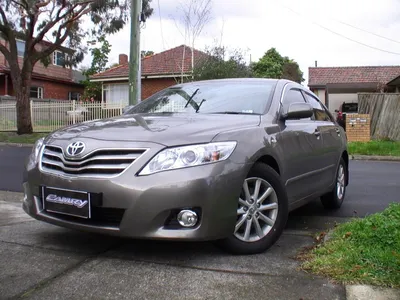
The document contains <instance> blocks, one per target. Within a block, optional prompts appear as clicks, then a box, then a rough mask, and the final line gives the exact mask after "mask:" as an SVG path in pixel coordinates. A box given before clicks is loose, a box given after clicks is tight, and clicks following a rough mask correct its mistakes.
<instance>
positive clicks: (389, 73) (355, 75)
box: [308, 66, 400, 86]
mask: <svg viewBox="0 0 400 300" xmlns="http://www.w3.org/2000/svg"><path fill="white" fill-rule="evenodd" d="M399 75H400V66H360V67H310V68H309V75H308V76H309V80H308V85H309V86H315V85H326V84H328V83H384V84H386V83H388V82H389V81H391V80H392V79H394V78H396V77H398V76H399Z"/></svg>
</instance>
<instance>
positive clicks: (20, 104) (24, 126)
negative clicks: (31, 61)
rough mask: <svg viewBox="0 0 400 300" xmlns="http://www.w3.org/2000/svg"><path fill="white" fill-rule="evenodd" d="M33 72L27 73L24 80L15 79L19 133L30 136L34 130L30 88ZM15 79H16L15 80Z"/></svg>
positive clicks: (23, 76)
mask: <svg viewBox="0 0 400 300" xmlns="http://www.w3.org/2000/svg"><path fill="white" fill-rule="evenodd" d="M31 76H32V71H26V72H25V74H23V75H22V76H21V77H22V78H19V79H17V78H15V80H13V86H14V91H15V97H16V100H17V133H18V134H30V133H32V131H33V128H32V116H31V103H30V97H29V96H30V86H31ZM13 79H14V78H13Z"/></svg>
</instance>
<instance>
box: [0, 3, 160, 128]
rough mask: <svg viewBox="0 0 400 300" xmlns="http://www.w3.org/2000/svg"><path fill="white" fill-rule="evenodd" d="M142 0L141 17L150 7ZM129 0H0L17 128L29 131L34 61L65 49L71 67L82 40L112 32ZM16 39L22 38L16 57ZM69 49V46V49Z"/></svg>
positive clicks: (118, 26)
mask: <svg viewBox="0 0 400 300" xmlns="http://www.w3.org/2000/svg"><path fill="white" fill-rule="evenodd" d="M149 2H151V0H143V8H144V10H143V14H144V17H149V16H150V15H151V14H152V13H153V10H152V9H151V8H150V6H149ZM130 6H131V1H130V0H69V1H66V0H1V1H0V37H1V38H2V39H3V40H5V41H6V44H7V45H6V44H4V43H0V51H1V52H2V53H3V55H4V56H5V58H6V60H7V62H8V64H9V67H10V74H11V80H12V83H13V87H14V91H15V95H16V100H17V132H18V134H23V133H31V132H32V122H31V115H30V101H29V94H30V86H31V79H32V72H33V68H34V66H35V65H36V63H38V62H39V61H40V62H42V63H43V64H44V65H45V66H47V65H49V63H50V57H51V55H52V53H53V52H54V51H55V50H59V51H62V52H63V53H65V58H64V59H63V64H64V66H67V67H71V68H72V67H76V65H77V64H78V63H79V62H81V61H82V60H83V57H84V55H85V53H86V52H87V49H86V47H84V44H83V40H84V39H85V38H86V37H89V36H91V37H96V36H99V35H104V34H111V33H116V32H118V31H119V30H120V29H121V28H123V26H124V25H125V24H126V22H127V20H128V18H129V9H130ZM17 39H21V40H23V41H25V49H24V57H23V60H22V63H21V64H20V63H19V62H18V51H17ZM70 49H73V50H70Z"/></svg>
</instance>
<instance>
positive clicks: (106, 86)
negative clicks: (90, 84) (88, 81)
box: [101, 82, 129, 109]
mask: <svg viewBox="0 0 400 300" xmlns="http://www.w3.org/2000/svg"><path fill="white" fill-rule="evenodd" d="M116 85H128V95H127V97H128V98H129V83H128V82H126V83H124V82H120V83H107V84H102V85H101V87H102V89H101V106H102V107H103V108H104V109H106V108H115V106H114V103H118V104H119V103H120V102H109V100H110V99H106V100H108V102H107V101H105V100H104V92H108V94H109V95H110V93H111V91H112V88H111V87H112V86H116ZM127 100H128V101H127V104H126V105H128V104H129V99H127ZM107 104H110V106H109V105H107Z"/></svg>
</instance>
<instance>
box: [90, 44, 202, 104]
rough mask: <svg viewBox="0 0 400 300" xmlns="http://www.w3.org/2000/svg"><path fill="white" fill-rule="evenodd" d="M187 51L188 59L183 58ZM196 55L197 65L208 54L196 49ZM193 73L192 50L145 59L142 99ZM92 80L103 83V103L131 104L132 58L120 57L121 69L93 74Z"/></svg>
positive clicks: (182, 46) (167, 52)
mask: <svg viewBox="0 0 400 300" xmlns="http://www.w3.org/2000/svg"><path fill="white" fill-rule="evenodd" d="M184 51H185V58H184V59H183V55H184ZM193 52H194V62H195V63H196V62H198V61H199V59H201V58H202V57H204V56H205V55H206V54H205V53H204V52H201V51H199V50H196V49H194V51H193ZM182 65H183V67H182ZM182 70H183V72H182ZM191 70H192V51H191V48H190V47H188V46H185V45H181V46H178V47H175V48H172V49H169V50H166V51H163V52H160V53H156V54H154V55H151V56H147V57H144V58H142V64H141V74H142V85H141V99H146V98H148V97H149V96H151V95H152V94H154V93H156V92H158V91H160V90H162V89H164V88H167V87H169V86H172V85H175V84H177V83H180V82H181V81H182V78H184V80H185V78H187V77H188V76H190V75H191ZM182 73H183V74H182ZM91 81H93V82H101V83H102V87H103V93H102V99H101V100H102V102H108V103H112V102H118V103H119V102H120V101H123V102H125V104H126V105H127V104H128V101H129V94H128V90H129V89H128V87H129V85H128V83H129V61H128V56H127V55H126V54H120V55H119V64H118V66H116V67H113V68H110V69H108V70H106V71H104V72H102V73H98V74H95V75H93V76H92V77H91Z"/></svg>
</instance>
